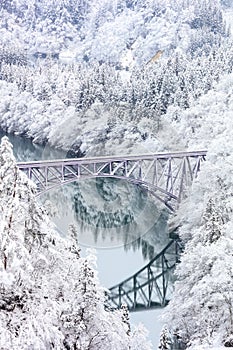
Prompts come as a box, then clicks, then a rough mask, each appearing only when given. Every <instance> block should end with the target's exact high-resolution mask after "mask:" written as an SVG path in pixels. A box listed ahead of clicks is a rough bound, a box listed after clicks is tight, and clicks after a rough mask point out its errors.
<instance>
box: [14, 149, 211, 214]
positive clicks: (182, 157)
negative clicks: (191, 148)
mask: <svg viewBox="0 0 233 350" xmlns="http://www.w3.org/2000/svg"><path fill="white" fill-rule="evenodd" d="M205 156H206V151H196V152H174V153H159V154H147V155H137V156H130V155H128V156H113V157H98V158H97V157H96V158H76V159H63V160H52V161H35V162H26V163H18V166H19V168H20V169H21V170H22V171H24V172H25V173H26V174H27V176H28V177H29V178H30V179H31V180H32V181H33V182H34V183H36V185H37V190H38V193H43V192H45V191H48V190H50V189H52V188H54V187H57V186H60V185H63V184H65V183H69V182H73V181H79V180H83V179H88V178H97V177H112V178H118V179H124V180H126V181H129V182H131V183H133V184H135V185H139V186H141V188H143V189H145V190H146V191H148V192H150V193H151V194H152V195H153V196H155V197H156V198H157V199H158V200H160V201H161V202H162V203H164V204H165V205H166V206H167V207H168V208H169V209H170V210H171V211H175V210H176V208H177V206H178V204H179V202H180V201H181V199H182V198H183V197H184V196H186V195H187V191H188V189H189V187H190V185H191V183H192V181H193V179H194V178H195V177H196V175H197V173H198V171H199V169H200V165H201V162H202V161H203V160H204V159H205Z"/></svg>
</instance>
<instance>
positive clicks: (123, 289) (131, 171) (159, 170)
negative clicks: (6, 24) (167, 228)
mask: <svg viewBox="0 0 233 350" xmlns="http://www.w3.org/2000/svg"><path fill="white" fill-rule="evenodd" d="M205 156H206V151H195V152H173V153H159V154H147V155H136V156H130V155H128V156H113V157H96V158H77V159H63V160H52V161H51V160H49V161H35V162H26V163H18V167H19V168H20V169H21V170H22V171H24V172H25V173H26V174H27V176H28V177H29V178H30V179H31V180H32V181H34V182H35V184H36V186H37V191H38V194H40V193H43V192H46V191H48V190H50V189H52V188H55V187H58V186H60V185H63V184H66V183H70V182H73V181H77V180H84V179H89V178H96V177H109V178H117V179H124V180H126V181H129V182H131V183H133V184H135V185H140V187H142V188H143V189H145V190H146V191H148V192H149V193H151V194H152V195H153V196H155V197H156V198H157V199H158V200H160V201H161V202H162V203H163V204H164V205H166V207H167V208H168V209H169V210H170V211H171V212H174V211H175V210H176V209H177V207H178V206H179V203H180V202H181V200H182V199H183V198H184V197H186V196H187V193H188V189H189V187H190V185H191V184H192V182H193V180H194V179H195V177H196V176H197V173H198V171H199V170H200V167H201V163H202V161H204V160H205ZM180 251H181V246H180V242H179V241H178V240H177V239H173V240H171V241H170V242H169V243H168V245H167V246H166V247H165V248H164V249H163V250H162V251H161V252H160V253H159V254H158V255H156V256H155V257H154V258H153V259H152V260H151V261H150V262H149V263H148V264H147V265H146V266H145V267H143V268H142V269H140V270H139V271H138V272H137V273H135V274H134V275H133V276H131V277H129V278H128V279H126V280H124V281H123V282H121V283H119V284H117V285H116V286H114V287H112V288H110V295H109V304H110V307H113V308H117V307H121V305H122V304H123V303H125V304H126V305H127V306H128V308H129V310H130V311H136V310H145V309H150V308H159V307H164V306H166V305H167V303H168V302H169V300H170V299H171V295H172V289H173V282H174V274H173V271H174V268H175V265H176V263H177V262H178V260H179V254H180Z"/></svg>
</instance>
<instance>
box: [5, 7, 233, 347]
mask: <svg viewBox="0 0 233 350" xmlns="http://www.w3.org/2000/svg"><path fill="white" fill-rule="evenodd" d="M231 24H233V3H232V1H231V0H176V1H173V0H144V1H143V0H113V1H112V0H102V1H99V0H96V1H90V0H76V1H74V0H46V1H45V0H40V1H39V0H29V1H26V0H2V1H1V2H0V35H1V44H0V128H1V129H3V130H5V131H7V132H9V133H15V134H17V135H22V136H24V137H26V138H30V139H32V141H33V142H35V143H41V144H49V145H51V146H53V147H56V148H62V149H64V150H65V151H67V152H68V151H72V152H73V153H74V154H77V155H98V154H100V155H103V154H122V153H139V152H141V153H145V151H147V152H149V151H155V152H160V151H165V150H173V151H177V150H186V149H189V150H198V149H207V150H208V154H207V159H206V162H205V164H204V166H203V167H202V170H201V172H200V173H199V176H198V178H197V179H196V180H195V181H194V184H193V187H192V188H191V189H190V194H189V196H188V198H187V199H186V201H185V202H184V203H182V204H181V205H180V208H179V210H178V212H177V213H176V222H177V225H179V226H180V228H179V235H180V238H181V239H182V240H183V242H184V243H185V248H184V252H183V254H182V256H181V262H180V264H179V265H178V267H177V270H176V278H177V282H176V284H175V291H174V296H173V299H172V301H171V302H170V304H169V306H168V307H167V310H166V311H165V314H164V322H165V323H166V327H165V328H164V330H163V332H162V334H161V341H160V349H163V350H165V349H193V350H194V349H197V350H201V349H211V348H216V349H220V348H221V347H222V348H224V347H232V346H233V316H232V315H233V259H232V248H233V234H232V229H233V224H232V223H233V214H232V213H233V201H232V186H233V184H232V169H233V157H232V152H231V149H232V147H233V143H232V127H233V125H232V111H233V39H232V35H233V34H232V31H231ZM232 30H233V29H232ZM0 150H1V152H0V157H1V158H0V181H1V182H0V194H1V197H0V208H1V211H0V224H1V225H0V242H1V261H2V266H1V267H0V274H1V282H0V283H1V292H0V320H1V321H0V330H1V332H0V334H1V337H0V346H1V348H3V349H9V348H10V349H25V350H26V349H52V348H55V349H80V350H85V349H87V350H88V349H93V350H97V349H114V350H124V349H131V350H133V349H135V350H136V349H137V350H143V349H150V348H151V346H150V344H149V342H147V340H146V331H145V329H144V328H143V327H142V326H139V327H138V328H136V329H135V330H134V329H131V326H130V324H129V321H128V313H127V310H126V309H125V307H124V306H123V307H122V310H120V311H116V312H110V311H108V310H105V308H104V289H103V288H102V287H101V286H100V285H99V282H98V278H97V273H96V268H95V261H94V257H93V254H92V253H90V254H89V255H88V256H87V257H86V258H81V257H80V252H79V247H78V244H77V240H76V234H77V232H76V230H75V228H74V227H71V228H70V231H69V233H67V239H66V240H64V239H62V238H61V237H59V236H58V235H57V233H56V231H55V229H54V227H53V226H52V224H51V222H50V221H49V219H48V217H47V215H46V213H45V211H44V209H42V208H40V206H39V205H38V204H37V202H36V199H35V197H34V192H35V190H34V189H33V184H31V183H29V182H28V180H27V179H26V178H25V177H24V176H23V175H22V174H21V173H20V172H19V171H18V170H17V168H16V163H15V160H14V158H13V155H12V150H11V146H10V144H9V143H8V141H7V140H6V139H4V140H3V141H2V143H1V149H0ZM74 276H75V277H74ZM9 344H11V345H10V346H9Z"/></svg>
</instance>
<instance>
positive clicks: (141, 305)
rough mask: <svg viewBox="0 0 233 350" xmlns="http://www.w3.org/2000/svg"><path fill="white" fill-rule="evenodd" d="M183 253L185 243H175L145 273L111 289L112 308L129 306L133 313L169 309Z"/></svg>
mask: <svg viewBox="0 0 233 350" xmlns="http://www.w3.org/2000/svg"><path fill="white" fill-rule="evenodd" d="M181 250H182V246H181V243H180V242H179V241H178V240H171V241H170V242H169V243H168V245H167V246H166V247H165V248H164V249H163V250H162V251H161V252H160V253H159V254H158V255H156V256H155V257H154V259H152V260H151V261H150V262H149V263H148V264H147V265H146V266H144V267H143V268H142V269H141V270H139V271H138V272H137V273H135V274H134V275H133V276H131V277H129V278H127V279H126V280H124V281H123V282H121V283H119V284H117V285H115V286H114V287H112V288H110V294H109V296H108V298H109V301H108V306H109V307H110V308H113V309H114V308H120V307H121V305H122V304H126V305H127V307H128V309H129V311H141V310H146V309H152V308H161V307H164V306H166V305H167V304H168V302H169V300H170V299H171V295H172V292H173V284H174V274H173V272H174V268H175V265H176V263H177V262H178V260H179V256H180V252H181Z"/></svg>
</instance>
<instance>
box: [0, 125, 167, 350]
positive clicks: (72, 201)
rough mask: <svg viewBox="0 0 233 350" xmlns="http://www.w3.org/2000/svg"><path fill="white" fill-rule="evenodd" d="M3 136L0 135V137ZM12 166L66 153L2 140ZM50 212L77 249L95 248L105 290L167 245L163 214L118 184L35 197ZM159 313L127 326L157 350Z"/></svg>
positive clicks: (98, 182) (137, 316) (77, 186)
mask: <svg viewBox="0 0 233 350" xmlns="http://www.w3.org/2000/svg"><path fill="white" fill-rule="evenodd" d="M4 135H5V133H4V132H3V131H0V138H1V137H2V136H4ZM7 136H8V137H9V140H10V142H11V143H12V144H13V150H14V154H15V157H16V159H17V161H29V160H41V159H55V158H57V159H61V158H65V157H67V154H66V153H65V152H63V151H60V150H55V149H52V148H50V147H49V146H47V145H46V146H40V145H35V144H33V143H32V142H31V140H29V139H25V138H22V137H19V136H15V135H7ZM40 200H41V202H42V203H43V205H47V207H48V208H50V211H51V212H53V220H54V222H55V224H56V226H57V227H58V230H59V232H60V234H61V235H63V236H65V235H66V232H67V230H68V227H69V225H70V224H71V223H72V224H74V225H75V226H76V227H77V230H78V232H79V244H80V246H81V248H82V252H83V254H85V250H86V248H87V247H88V248H90V247H91V248H95V249H96V254H97V259H98V260H97V262H98V275H99V278H100V281H101V284H102V285H104V286H105V287H111V286H113V285H115V284H117V283H119V282H121V281H122V280H124V279H126V278H127V277H129V276H130V275H132V274H133V273H135V272H136V271H137V270H139V269H140V268H141V267H142V266H144V265H145V264H146V263H147V262H148V261H149V260H150V258H152V257H153V256H155V255H156V254H157V253H159V251H160V250H162V248H164V247H165V245H166V243H167V241H168V235H167V218H168V214H167V212H166V210H165V209H164V210H162V209H161V208H158V207H157V204H156V203H155V202H154V199H152V198H151V197H150V196H149V195H148V194H146V193H144V192H142V191H141V190H140V188H138V187H135V186H134V185H133V184H130V183H127V182H126V181H124V180H116V179H105V178H104V179H92V180H88V181H83V182H80V183H77V182H76V183H72V184H69V185H66V186H63V187H60V188H58V189H56V190H53V191H50V192H48V193H47V194H45V195H43V196H41V198H40ZM160 314H161V310H151V311H145V312H136V313H131V314H130V317H131V321H132V322H133V323H139V322H142V323H144V324H145V326H146V327H147V329H148V330H149V332H150V335H149V338H150V340H151V341H152V343H153V346H154V347H153V348H154V349H156V348H157V344H158V339H159V332H160V329H161V321H160V320H159V315H160Z"/></svg>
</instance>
